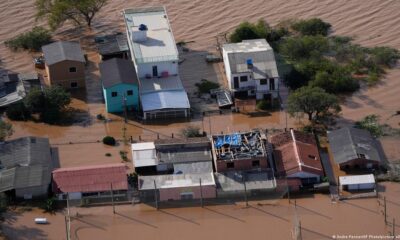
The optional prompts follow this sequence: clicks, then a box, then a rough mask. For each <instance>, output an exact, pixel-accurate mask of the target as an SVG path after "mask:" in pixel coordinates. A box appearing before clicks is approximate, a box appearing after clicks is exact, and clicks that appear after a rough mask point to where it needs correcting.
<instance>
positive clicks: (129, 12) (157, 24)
mask: <svg viewBox="0 0 400 240" xmlns="http://www.w3.org/2000/svg"><path fill="white" fill-rule="evenodd" d="M124 19H125V24H126V33H127V37H128V45H129V49H130V55H131V58H132V61H133V63H134V65H135V69H136V73H137V76H138V79H139V93H140V102H141V109H142V111H143V119H144V120H149V119H160V118H164V119H165V118H178V117H188V116H189V114H190V111H189V110H190V103H189V99H188V96H187V93H186V91H185V89H184V88H183V85H182V82H181V79H180V77H179V72H178V61H179V55H178V49H177V47H176V43H175V39H174V36H173V34H172V30H171V26H170V24H169V20H168V16H167V13H166V11H165V8H163V7H152V8H135V9H125V10H124Z"/></svg>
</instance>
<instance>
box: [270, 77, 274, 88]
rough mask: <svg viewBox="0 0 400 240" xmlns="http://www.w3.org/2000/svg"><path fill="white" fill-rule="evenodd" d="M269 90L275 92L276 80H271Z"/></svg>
mask: <svg viewBox="0 0 400 240" xmlns="http://www.w3.org/2000/svg"><path fill="white" fill-rule="evenodd" d="M269 90H275V79H273V78H270V79H269Z"/></svg>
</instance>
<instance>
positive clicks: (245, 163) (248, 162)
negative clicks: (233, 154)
mask: <svg viewBox="0 0 400 240" xmlns="http://www.w3.org/2000/svg"><path fill="white" fill-rule="evenodd" d="M257 160H259V161H260V166H259V167H253V166H252V163H253V161H257ZM228 162H231V161H225V160H217V172H226V171H232V170H251V169H257V168H263V169H265V168H268V161H267V157H258V158H251V159H240V160H233V162H234V164H235V168H227V167H226V164H227V163H228Z"/></svg>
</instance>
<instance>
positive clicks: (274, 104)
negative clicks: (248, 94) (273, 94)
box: [256, 98, 280, 110]
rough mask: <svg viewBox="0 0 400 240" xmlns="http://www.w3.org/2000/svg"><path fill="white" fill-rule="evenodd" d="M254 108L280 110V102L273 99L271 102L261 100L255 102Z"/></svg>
mask: <svg viewBox="0 0 400 240" xmlns="http://www.w3.org/2000/svg"><path fill="white" fill-rule="evenodd" d="M256 107H257V109H260V110H276V109H279V108H280V102H279V99H278V98H275V99H273V100H272V101H270V100H267V99H263V100H260V101H258V102H257V104H256Z"/></svg>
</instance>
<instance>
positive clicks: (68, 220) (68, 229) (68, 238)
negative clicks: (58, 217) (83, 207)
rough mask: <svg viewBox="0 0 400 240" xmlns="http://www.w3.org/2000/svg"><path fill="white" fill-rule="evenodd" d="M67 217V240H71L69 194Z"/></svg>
mask: <svg viewBox="0 0 400 240" xmlns="http://www.w3.org/2000/svg"><path fill="white" fill-rule="evenodd" d="M67 216H68V217H65V220H66V228H67V240H70V235H71V233H70V231H71V215H70V211H69V193H67Z"/></svg>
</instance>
